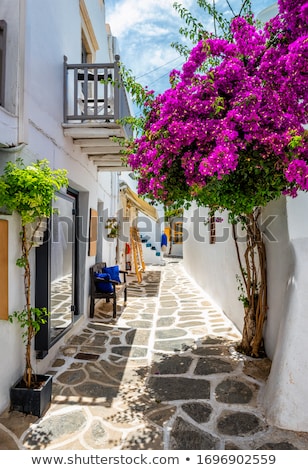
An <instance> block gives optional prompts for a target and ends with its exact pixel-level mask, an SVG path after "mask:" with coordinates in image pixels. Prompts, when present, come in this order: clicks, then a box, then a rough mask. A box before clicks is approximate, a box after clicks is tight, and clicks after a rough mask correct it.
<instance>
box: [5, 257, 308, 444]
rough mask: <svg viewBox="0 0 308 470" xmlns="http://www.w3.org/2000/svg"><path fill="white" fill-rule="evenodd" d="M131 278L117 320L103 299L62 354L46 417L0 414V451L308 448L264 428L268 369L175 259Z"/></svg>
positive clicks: (305, 436)
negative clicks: (241, 346) (241, 347)
mask: <svg viewBox="0 0 308 470" xmlns="http://www.w3.org/2000/svg"><path fill="white" fill-rule="evenodd" d="M130 278H131V281H130V288H129V295H128V304H127V307H125V308H124V307H123V306H121V305H119V313H118V317H117V318H116V319H113V318H112V313H111V306H110V304H106V303H104V302H105V301H101V302H100V303H99V304H97V309H96V313H95V316H94V318H93V319H92V320H91V321H90V319H89V322H88V323H87V325H86V326H85V328H84V329H83V330H82V331H81V332H80V333H79V334H78V335H75V336H72V337H71V338H70V340H69V341H68V342H67V344H65V346H63V347H62V349H61V350H60V351H59V354H58V357H57V358H56V360H55V361H54V363H53V364H52V367H51V369H50V371H49V373H51V374H52V375H53V376H54V379H53V399H52V404H51V407H50V408H49V410H48V411H47V413H46V414H45V415H44V416H43V417H42V418H41V419H37V418H35V417H33V416H24V415H23V414H21V413H18V412H9V411H5V412H4V413H3V414H2V415H1V416H0V449H58V450H61V449H72V450H73V449H74V450H78V449H138V450H141V449H145V450H146V449H156V450H167V449H168V450H174V449H181V450H185V449H191V450H194V449H200V450H202V449H204V450H206V449H208V450H210V449H215V450H219V449H229V450H235V449H239V450H248V449H269V450H270V449H308V433H296V432H292V431H288V430H282V429H278V428H275V427H272V426H271V425H270V424H269V423H267V421H266V419H265V417H264V414H263V409H262V406H261V398H262V392H263V389H264V386H265V382H266V378H267V376H268V373H269V371H270V366H271V364H270V361H269V360H268V359H250V358H247V357H243V356H241V355H240V354H239V353H237V352H236V348H235V347H236V343H237V342H238V341H239V339H240V334H239V332H238V331H237V330H236V328H235V327H234V326H233V324H232V323H231V322H230V321H229V320H228V319H227V318H226V317H225V316H224V315H223V314H222V313H221V312H219V311H218V310H217V308H215V306H214V305H213V304H212V303H211V301H210V300H209V299H208V298H207V297H206V294H205V293H204V292H203V291H201V290H200V289H199V288H198V286H196V285H195V284H194V283H193V282H192V281H191V279H190V278H189V277H188V276H187V275H186V273H185V271H184V268H183V265H182V261H181V260H178V259H171V258H168V259H166V266H148V267H147V271H146V273H145V274H144V276H143V282H142V283H141V284H138V283H137V282H136V281H135V280H134V278H133V277H132V276H131V277H130Z"/></svg>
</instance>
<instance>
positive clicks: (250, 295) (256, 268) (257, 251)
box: [235, 209, 267, 357]
mask: <svg viewBox="0 0 308 470" xmlns="http://www.w3.org/2000/svg"><path fill="white" fill-rule="evenodd" d="M259 215H260V209H256V210H255V211H254V212H253V213H251V214H248V215H246V216H245V218H244V220H243V221H244V225H245V228H246V232H247V238H246V250H245V252H244V255H243V259H242V257H241V255H240V252H239V247H238V245H237V239H236V237H235V243H236V247H237V255H238V260H239V263H240V269H241V274H242V276H243V281H244V285H245V291H246V292H245V301H244V311H245V316H244V327H243V333H242V341H241V344H240V346H239V349H240V350H241V351H242V352H243V353H245V354H246V355H247V356H252V357H260V356H262V355H264V349H263V327H264V322H265V319H266V312H267V275H266V249H265V244H264V241H263V237H262V233H261V230H260V227H259V224H258V218H259Z"/></svg>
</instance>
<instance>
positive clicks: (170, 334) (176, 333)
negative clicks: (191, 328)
mask: <svg viewBox="0 0 308 470" xmlns="http://www.w3.org/2000/svg"><path fill="white" fill-rule="evenodd" d="M186 335H187V333H186V331H185V330H182V329H180V328H172V329H169V328H168V329H165V330H157V331H156V333H155V337H156V338H157V339H166V338H181V337H183V336H186Z"/></svg>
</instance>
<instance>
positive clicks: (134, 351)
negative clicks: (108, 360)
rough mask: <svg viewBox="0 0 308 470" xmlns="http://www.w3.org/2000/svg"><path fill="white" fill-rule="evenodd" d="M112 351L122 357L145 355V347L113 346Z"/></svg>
mask: <svg viewBox="0 0 308 470" xmlns="http://www.w3.org/2000/svg"><path fill="white" fill-rule="evenodd" d="M112 353H113V354H117V355H118V356H124V357H128V356H130V357H144V356H146V355H147V349H146V348H138V347H137V348H136V347H131V346H115V347H113V348H112Z"/></svg>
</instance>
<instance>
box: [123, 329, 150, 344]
mask: <svg viewBox="0 0 308 470" xmlns="http://www.w3.org/2000/svg"><path fill="white" fill-rule="evenodd" d="M150 333H151V332H150V330H141V329H140V330H132V331H129V332H128V333H126V335H125V340H126V343H127V344H135V345H144V344H148V341H149V336H150Z"/></svg>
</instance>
